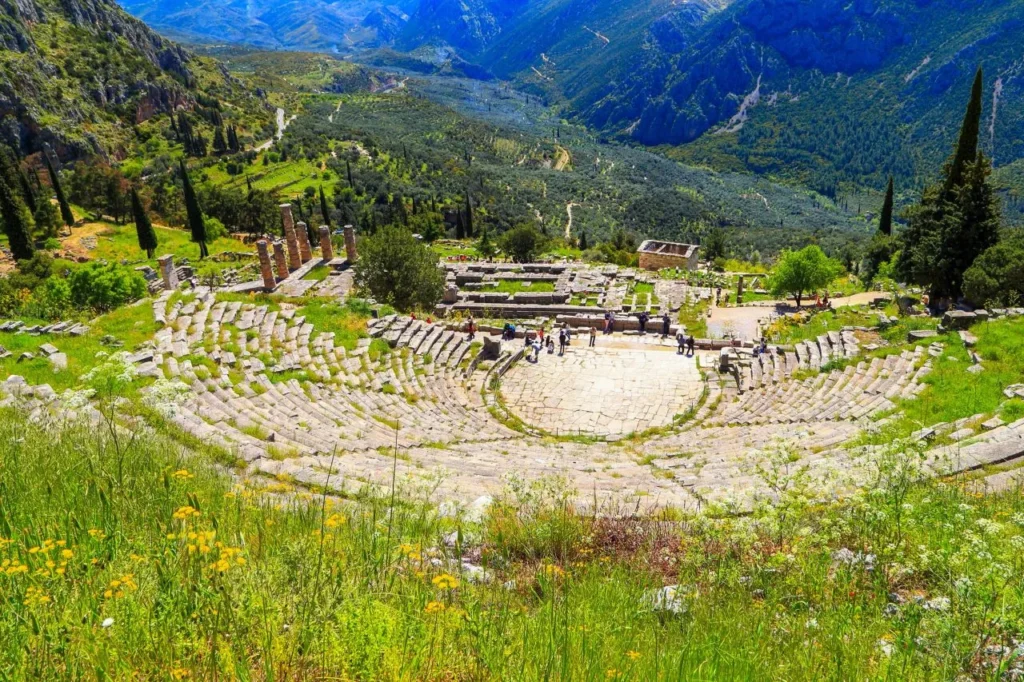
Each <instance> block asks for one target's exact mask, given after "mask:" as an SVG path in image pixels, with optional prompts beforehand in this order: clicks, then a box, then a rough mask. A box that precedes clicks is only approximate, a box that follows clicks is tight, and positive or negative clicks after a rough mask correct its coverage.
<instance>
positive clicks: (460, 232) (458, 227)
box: [455, 211, 466, 239]
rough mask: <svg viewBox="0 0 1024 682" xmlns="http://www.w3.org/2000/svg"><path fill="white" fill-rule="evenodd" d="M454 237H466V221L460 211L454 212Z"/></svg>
mask: <svg viewBox="0 0 1024 682" xmlns="http://www.w3.org/2000/svg"><path fill="white" fill-rule="evenodd" d="M455 238H456V239H465V238H466V221H465V220H464V219H463V217H462V211H456V212H455Z"/></svg>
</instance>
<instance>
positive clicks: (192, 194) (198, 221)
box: [179, 161, 210, 260]
mask: <svg viewBox="0 0 1024 682" xmlns="http://www.w3.org/2000/svg"><path fill="white" fill-rule="evenodd" d="M179 168H180V169H181V189H182V193H183V194H184V195H185V213H186V215H187V217H188V229H189V231H190V232H191V233H192V241H194V242H195V243H196V244H199V260H202V259H204V258H206V257H207V256H209V255H210V252H209V250H208V249H207V248H206V223H205V222H204V221H203V210H202V209H201V208H200V207H199V199H198V198H197V197H196V191H195V189H193V187H192V180H191V179H190V178H189V177H188V169H187V168H185V162H184V161H180V162H179Z"/></svg>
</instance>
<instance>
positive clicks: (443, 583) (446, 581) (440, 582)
mask: <svg viewBox="0 0 1024 682" xmlns="http://www.w3.org/2000/svg"><path fill="white" fill-rule="evenodd" d="M431 582H433V583H434V586H435V587H437V588H439V589H442V590H454V589H455V588H456V587H458V586H459V579H458V578H456V577H455V576H452V575H448V574H447V573H442V574H441V575H439V576H437V577H435V578H434V579H433V580H432V581H431Z"/></svg>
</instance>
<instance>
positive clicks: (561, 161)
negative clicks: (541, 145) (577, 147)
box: [553, 144, 572, 171]
mask: <svg viewBox="0 0 1024 682" xmlns="http://www.w3.org/2000/svg"><path fill="white" fill-rule="evenodd" d="M555 151H556V152H557V153H558V156H557V158H556V159H555V165H554V166H553V168H554V170H556V171H563V170H565V169H566V167H568V165H569V164H570V163H572V154H570V153H569V150H568V149H566V148H565V147H563V146H562V145H560V144H556V145H555Z"/></svg>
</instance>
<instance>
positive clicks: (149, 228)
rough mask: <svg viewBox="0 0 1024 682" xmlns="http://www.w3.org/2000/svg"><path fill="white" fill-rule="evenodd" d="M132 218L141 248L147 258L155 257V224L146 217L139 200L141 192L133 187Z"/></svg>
mask: <svg viewBox="0 0 1024 682" xmlns="http://www.w3.org/2000/svg"><path fill="white" fill-rule="evenodd" d="M132 216H133V217H134V218H135V233H136V235H137V236H138V238H139V248H140V249H142V250H143V251H145V252H146V257H147V258H152V257H153V251H155V250H156V247H157V239H156V231H155V230H153V223H151V222H150V220H149V216H148V215H146V209H145V208H144V207H143V206H142V200H141V199H139V192H138V191H137V190H136V189H135V188H134V187H132Z"/></svg>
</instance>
